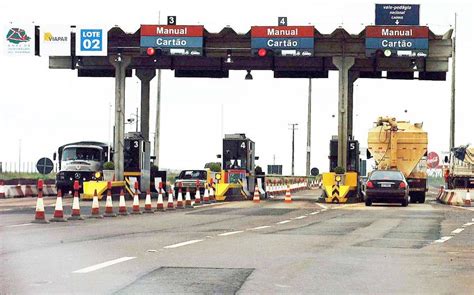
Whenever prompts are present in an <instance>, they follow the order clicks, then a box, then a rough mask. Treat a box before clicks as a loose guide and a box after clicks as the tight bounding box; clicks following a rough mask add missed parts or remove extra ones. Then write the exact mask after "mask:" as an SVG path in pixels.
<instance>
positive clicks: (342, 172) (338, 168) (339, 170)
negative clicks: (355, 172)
mask: <svg viewBox="0 0 474 295" xmlns="http://www.w3.org/2000/svg"><path fill="white" fill-rule="evenodd" d="M334 173H336V174H344V173H346V169H344V167H341V166H337V167H336V168H334Z"/></svg>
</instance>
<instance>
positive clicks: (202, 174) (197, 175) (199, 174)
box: [179, 170, 207, 179]
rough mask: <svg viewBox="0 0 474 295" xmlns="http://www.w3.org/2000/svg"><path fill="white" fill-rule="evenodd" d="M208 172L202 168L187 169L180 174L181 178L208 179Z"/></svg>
mask: <svg viewBox="0 0 474 295" xmlns="http://www.w3.org/2000/svg"><path fill="white" fill-rule="evenodd" d="M206 178H207V173H206V171H202V170H185V171H181V173H180V174H179V179H206Z"/></svg>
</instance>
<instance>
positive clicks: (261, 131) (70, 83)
mask: <svg viewBox="0 0 474 295" xmlns="http://www.w3.org/2000/svg"><path fill="white" fill-rule="evenodd" d="M375 3H407V4H420V5H421V8H420V25H428V26H429V27H430V30H432V31H433V32H434V33H435V34H444V33H445V32H447V31H448V30H449V29H450V28H451V27H453V26H454V15H455V13H457V15H458V16H457V56H456V58H457V64H456V144H457V145H460V144H468V143H474V138H473V136H472V134H473V133H472V127H471V125H472V123H473V121H472V110H473V109H474V108H473V106H474V103H473V102H472V101H471V99H472V93H471V91H470V89H471V85H470V83H471V81H470V76H471V73H470V72H469V68H470V67H472V66H473V62H472V58H471V57H470V53H471V52H472V51H473V49H474V46H473V45H474V43H473V40H472V39H473V38H472V37H473V36H472V28H473V27H474V24H473V10H474V9H473V4H471V3H470V2H469V1H460V0H457V1H433V0H430V1H417V2H412V1H396V2H389V1H378V2H372V1H337V0H334V1H324V2H323V1H297V2H291V4H292V5H291V6H290V4H288V3H287V4H284V5H282V4H280V3H279V2H271V1H270V2H269V1H238V2H235V1H234V2H222V1H219V2H216V1H206V0H202V1H140V2H130V1H114V2H113V4H112V3H110V2H106V1H103V2H102V1H89V0H85V1H80V2H74V3H73V4H65V2H64V1H23V2H22V5H21V9H18V4H17V3H15V2H11V1H2V2H1V3H0V20H1V21H2V23H3V24H8V22H14V23H20V24H24V23H31V22H34V23H35V24H36V25H40V26H41V25H42V24H66V25H82V24H84V25H91V24H93V25H96V24H97V25H105V26H109V27H113V26H114V25H119V26H120V27H121V28H123V29H124V30H125V31H127V32H135V31H136V30H138V29H139V27H140V24H157V23H158V16H159V15H160V16H161V20H162V22H164V21H165V19H166V16H167V15H175V16H177V23H178V24H186V25H192V24H201V25H204V26H205V28H206V30H208V31H209V32H219V31H220V30H221V29H222V28H224V27H225V26H227V25H229V26H231V27H232V28H233V29H234V30H236V31H237V32H239V33H246V32H248V31H249V30H250V27H251V26H252V25H276V22H277V17H278V16H287V17H288V24H289V25H308V24H310V25H314V26H315V27H316V29H318V31H320V32H321V33H323V34H329V33H331V32H332V31H333V30H335V29H336V28H338V27H343V28H345V29H346V30H347V31H348V32H349V33H352V34H358V33H359V32H360V31H362V30H363V28H364V27H365V26H366V25H371V24H373V23H374V21H375V15H374V14H375V13H374V11H375ZM0 66H1V68H2V80H1V82H0V138H1V141H0V142H1V144H0V162H8V163H11V162H18V159H19V157H20V156H21V161H22V162H23V161H28V162H36V161H37V160H38V159H40V158H41V157H50V158H52V155H53V153H54V152H55V151H56V150H57V148H58V147H59V146H61V145H63V144H66V143H69V142H74V141H81V140H96V141H103V142H106V141H108V138H109V129H110V126H111V124H110V123H109V119H108V117H109V110H110V109H111V108H110V106H111V105H112V109H113V104H114V85H115V81H114V79H113V78H79V77H77V72H76V71H72V70H51V69H49V68H48V58H47V57H7V56H4V55H1V53H0ZM162 73H163V77H162V98H161V104H162V107H161V151H160V167H161V168H171V169H189V168H202V167H204V164H205V163H207V162H212V161H219V160H218V159H217V158H216V155H217V154H220V153H222V136H223V134H228V133H245V134H246V135H247V136H248V137H249V138H250V139H252V140H253V141H254V142H255V143H256V155H258V156H259V157H260V159H259V160H258V161H257V164H258V165H260V166H262V167H263V168H264V170H266V166H267V165H268V164H273V161H274V159H275V163H276V164H282V165H283V172H284V174H289V173H290V172H291V131H290V129H289V123H298V124H299V125H298V130H297V131H296V132H295V174H297V175H304V173H305V165H306V121H307V97H308V79H274V78H273V73H272V72H270V71H253V72H252V75H253V80H251V81H249V80H244V77H245V74H246V72H245V71H232V72H231V73H230V77H229V79H202V78H201V79H197V78H196V79H194V78H174V73H173V72H172V71H170V70H165V71H162ZM138 81H139V80H138V79H137V78H136V77H132V78H127V81H126V110H125V113H126V118H131V117H133V113H135V112H136V108H137V107H139V101H140V98H139V95H140V88H139V82H138ZM312 84H313V85H312V87H313V92H312V106H313V109H312V148H311V167H317V168H319V170H320V171H327V170H328V168H329V167H328V166H329V161H328V154H329V140H330V139H331V136H332V135H336V134H337V100H338V73H337V72H330V74H329V78H328V79H313V83H312ZM156 88H157V86H156V79H154V80H153V81H152V83H151V97H152V102H151V114H152V115H151V121H150V126H151V129H153V126H155V116H154V113H155V107H156V103H155V101H154V99H153V98H156ZM450 98H451V74H450V73H449V74H448V79H447V81H436V82H432V81H417V80H412V81H398V80H386V79H359V80H357V81H356V82H355V87H354V136H355V137H356V139H358V140H359V141H360V143H361V146H362V147H366V146H367V143H366V142H367V132H368V130H369V129H370V128H371V127H372V126H373V122H374V121H375V120H376V118H377V117H378V116H393V117H396V118H397V119H403V120H409V121H411V122H423V124H424V125H423V128H424V129H425V130H426V131H427V132H428V136H429V150H430V151H437V152H443V151H447V149H448V147H449V121H450V114H449V110H450ZM333 116H334V117H333ZM134 130H135V125H126V131H134ZM152 132H153V131H152ZM150 137H151V138H153V134H151V135H150ZM20 150H21V152H20Z"/></svg>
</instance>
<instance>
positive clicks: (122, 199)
mask: <svg viewBox="0 0 474 295" xmlns="http://www.w3.org/2000/svg"><path fill="white" fill-rule="evenodd" d="M118 214H119V215H122V216H127V215H130V213H128V210H127V204H126V203H125V194H124V193H123V189H122V190H120V200H119V212H118Z"/></svg>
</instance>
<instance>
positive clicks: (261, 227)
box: [248, 225, 271, 230]
mask: <svg viewBox="0 0 474 295" xmlns="http://www.w3.org/2000/svg"><path fill="white" fill-rule="evenodd" d="M269 227H271V226H270V225H264V226H257V227H254V228H249V229H248V230H259V229H264V228H269Z"/></svg>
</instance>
